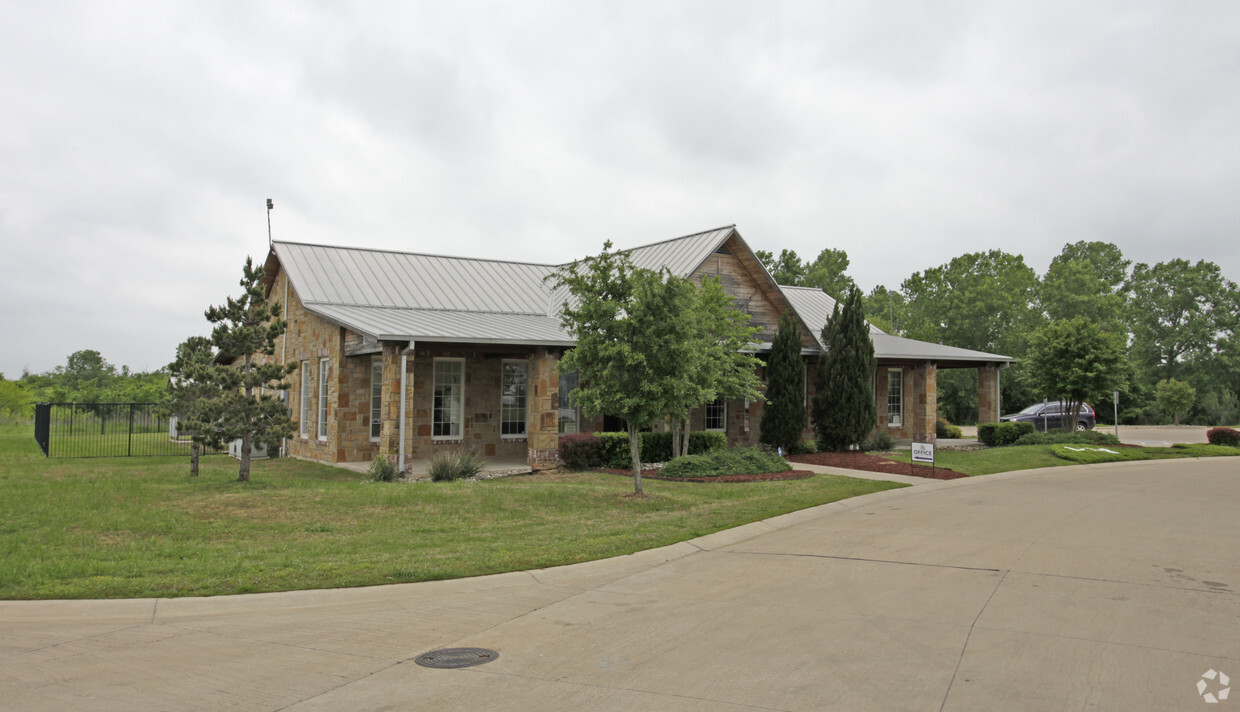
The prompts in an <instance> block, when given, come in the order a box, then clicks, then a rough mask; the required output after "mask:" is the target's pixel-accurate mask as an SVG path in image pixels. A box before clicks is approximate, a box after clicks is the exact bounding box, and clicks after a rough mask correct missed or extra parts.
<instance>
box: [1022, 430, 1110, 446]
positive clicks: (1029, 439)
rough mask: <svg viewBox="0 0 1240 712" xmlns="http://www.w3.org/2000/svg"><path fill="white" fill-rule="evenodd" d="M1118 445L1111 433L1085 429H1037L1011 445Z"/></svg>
mask: <svg viewBox="0 0 1240 712" xmlns="http://www.w3.org/2000/svg"><path fill="white" fill-rule="evenodd" d="M1073 444H1077V445H1119V438H1117V437H1115V436H1114V435H1112V434H1111V433H1103V432H1099V431H1097V430H1085V431H1082V432H1079V433H1075V432H1074V433H1064V432H1049V433H1039V432H1037V431H1035V432H1032V433H1028V434H1025V435H1022V436H1020V437H1019V438H1017V439H1016V442H1015V443H1013V445H1073Z"/></svg>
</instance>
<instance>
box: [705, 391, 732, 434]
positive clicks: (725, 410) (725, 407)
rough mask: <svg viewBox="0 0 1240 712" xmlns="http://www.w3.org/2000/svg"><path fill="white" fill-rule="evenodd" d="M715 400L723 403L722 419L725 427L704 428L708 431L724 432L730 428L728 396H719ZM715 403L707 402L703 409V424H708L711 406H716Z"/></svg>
mask: <svg viewBox="0 0 1240 712" xmlns="http://www.w3.org/2000/svg"><path fill="white" fill-rule="evenodd" d="M715 402H716V403H722V404H723V417H722V418H720V421H721V422H722V423H723V427H720V428H708V427H703V428H702V429H703V430H706V431H709V432H712V433H723V432H727V429H728V400H727V399H726V398H719V399H718V400H716V401H715ZM714 405H715V404H714V403H707V404H706V405H705V406H704V409H703V411H702V425H703V426H705V425H706V422H707V420H709V418H710V408H711V407H712V406H714Z"/></svg>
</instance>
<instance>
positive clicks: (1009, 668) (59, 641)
mask: <svg viewBox="0 0 1240 712" xmlns="http://www.w3.org/2000/svg"><path fill="white" fill-rule="evenodd" d="M1238 510H1240V460H1237V459H1235V458H1219V459H1213V460H1201V461H1192V460H1181V461H1169V462H1168V461H1164V462H1143V463H1130V464H1122V465H1104V466H1093V467H1070V468H1057V469H1049V470H1031V471H1025V472H1020V473H1009V474H1005V475H992V476H988V477H979V478H973V479H967V480H954V481H949V482H927V483H925V484H920V485H917V486H914V487H909V488H906V489H902V490H896V491H891V492H884V493H879V494H875V495H870V496H866V497H860V498H857V499H854V500H850V501H846V502H840V503H836V504H833V505H826V506H822V507H818V508H815V509H812V510H806V511H803V512H797V513H794V514H791V515H787V516H784V517H779V518H777V519H773V520H770V521H767V522H760V523H756V524H752V525H749V526H746V527H741V528H739V529H735V530H731V531H727V532H722V533H719V534H716V535H712V536H707V537H703V538H701V539H697V540H694V541H693V542H689V543H684V544H679V545H675V546H671V547H667V548H664V549H659V550H654V551H649V552H644V553H640V554H636V555H633V556H628V557H621V558H618V559H612V560H607V561H601V562H594V563H589V564H582V565H577V566H570V567H563V568H558V569H548V570H540V571H533V572H526V573H513V574H504V575H499V576H489V577H483V578H477V579H468V580H460V581H446V582H434V583H425V584H413V585H401V586H389V587H378V588H368V589H352V590H340V591H314V592H299V593H285V594H267V595H256V596H237V597H221V598H214V599H172V600H158V601H152V600H134V601H103V602H99V601H82V602H72V601H70V602H64V601H57V602H3V603H0V699H2V700H3V703H2V704H0V707H3V709H5V710H74V711H88V710H126V711H134V710H219V709H229V710H289V711H290V712H310V711H312V710H437V709H442V710H551V711H555V710H565V711H568V710H617V711H619V710H623V711H625V712H628V711H630V710H694V711H699V710H700V711H706V710H824V709H839V710H940V709H946V710H987V711H991V710H1064V709H1069V710H1074V709H1091V710H1092V709H1115V710H1145V709H1175V710H1193V709H1203V710H1209V709H1220V710H1225V709H1227V704H1231V705H1233V706H1234V705H1240V699H1232V700H1224V701H1223V702H1222V703H1220V704H1218V705H1209V706H1207V703H1206V702H1205V701H1204V700H1203V698H1202V697H1201V696H1200V695H1199V693H1198V687H1197V684H1198V682H1199V681H1202V682H1203V683H1204V685H1205V692H1206V693H1207V694H1214V695H1216V696H1217V695H1218V694H1219V693H1220V692H1221V689H1222V686H1221V685H1220V684H1219V681H1220V678H1219V676H1218V675H1217V674H1215V675H1213V676H1212V679H1206V680H1203V679H1202V675H1203V673H1207V671H1215V672H1222V673H1223V674H1225V675H1227V676H1229V677H1231V678H1232V679H1234V680H1236V681H1237V682H1240V677H1237V676H1240V595H1238V593H1240V557H1237V546H1238V545H1240V517H1238V516H1237V511H1238ZM416 546H417V542H410V547H411V548H416ZM449 646H452V647H456V646H472V647H480V648H489V649H492V650H495V651H497V652H498V653H499V657H498V659H496V660H494V661H493V662H490V663H487V664H485V665H480V666H477V667H470V668H465V669H458V670H438V669H428V668H424V667H420V666H418V665H416V664H414V662H413V658H415V657H416V656H418V655H419V654H421V653H424V652H427V651H430V650H432V649H436V648H441V647H449ZM1237 695H1238V696H1240V691H1237Z"/></svg>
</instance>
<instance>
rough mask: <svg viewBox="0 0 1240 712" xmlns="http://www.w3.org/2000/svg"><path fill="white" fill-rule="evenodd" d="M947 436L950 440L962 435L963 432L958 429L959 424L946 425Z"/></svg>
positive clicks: (957, 438)
mask: <svg viewBox="0 0 1240 712" xmlns="http://www.w3.org/2000/svg"><path fill="white" fill-rule="evenodd" d="M947 437H948V438H950V439H952V440H959V439H960V438H963V437H964V433H963V432H961V431H960V426H959V425H949V426H947Z"/></svg>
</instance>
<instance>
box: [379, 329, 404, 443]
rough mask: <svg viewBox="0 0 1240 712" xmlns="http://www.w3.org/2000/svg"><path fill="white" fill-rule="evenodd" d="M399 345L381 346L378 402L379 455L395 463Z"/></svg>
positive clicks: (397, 430)
mask: <svg viewBox="0 0 1240 712" xmlns="http://www.w3.org/2000/svg"><path fill="white" fill-rule="evenodd" d="M400 350H401V345H400V344H392V343H385V344H383V388H382V390H381V391H380V400H379V418H380V420H379V455H380V456H382V457H386V458H388V459H390V460H391V461H392V463H393V464H395V463H396V449H397V447H399V445H400V432H399V429H400Z"/></svg>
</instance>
